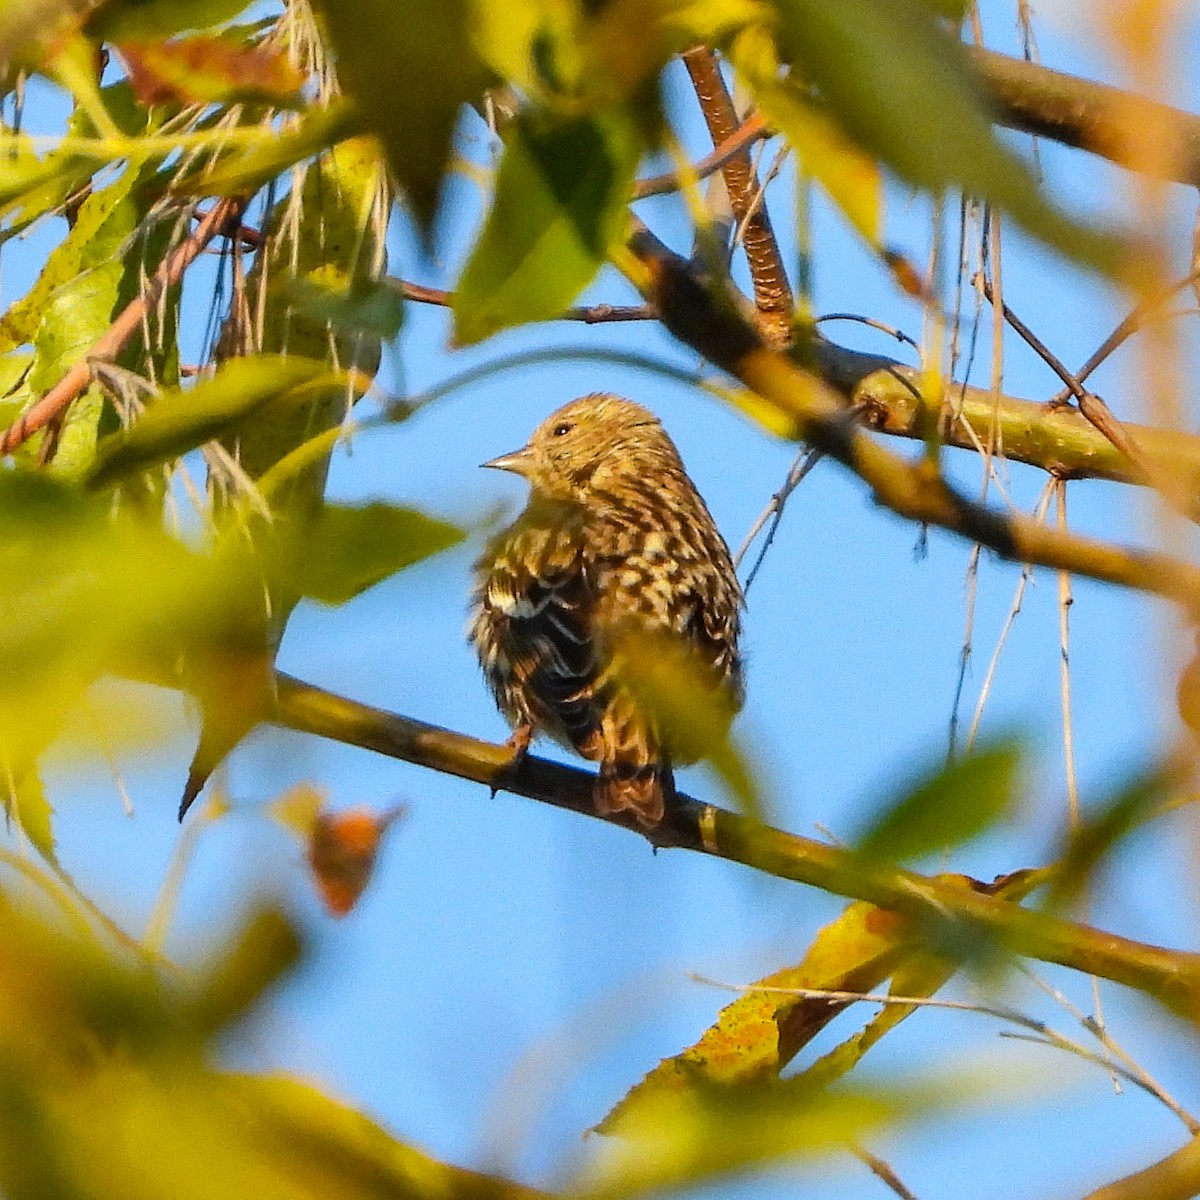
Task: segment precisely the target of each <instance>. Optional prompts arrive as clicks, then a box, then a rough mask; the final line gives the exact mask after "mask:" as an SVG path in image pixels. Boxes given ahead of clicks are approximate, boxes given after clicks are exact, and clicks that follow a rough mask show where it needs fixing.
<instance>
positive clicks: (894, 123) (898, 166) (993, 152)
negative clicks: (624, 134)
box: [778, 0, 1121, 272]
mask: <svg viewBox="0 0 1200 1200" xmlns="http://www.w3.org/2000/svg"><path fill="white" fill-rule="evenodd" d="M778 12H779V37H780V46H781V50H782V54H781V57H782V58H783V59H784V60H785V61H788V62H790V63H792V64H793V65H794V67H795V68H796V69H798V70H799V72H800V74H801V76H802V77H803V82H804V83H805V84H813V85H816V87H817V88H818V89H819V91H820V94H821V97H822V99H823V100H824V101H825V102H826V104H827V105H828V106H829V112H830V115H831V116H832V117H833V118H834V119H835V120H836V121H837V122H838V123H839V124H840V125H841V126H842V127H843V128H844V129H845V130H846V132H847V133H848V134H849V135H850V137H851V138H853V139H854V140H855V141H856V142H857V143H858V144H859V145H860V146H861V147H862V148H863V149H864V150H866V151H867V152H868V153H870V154H873V155H876V156H878V157H879V158H881V159H882V160H883V161H884V162H886V163H887V164H888V165H889V166H890V167H891V168H892V169H893V170H894V171H895V172H896V173H897V174H898V175H900V176H901V177H902V178H903V179H905V180H907V181H908V182H909V183H912V184H915V185H917V186H918V187H923V188H928V189H929V190H931V191H934V192H941V191H944V190H945V189H946V188H950V187H959V188H961V189H962V190H963V191H965V192H966V193H967V194H968V195H971V196H976V197H979V198H981V199H989V200H992V201H993V202H995V203H997V204H999V205H1000V206H1001V207H1003V208H1004V209H1006V210H1007V211H1008V212H1009V214H1010V215H1011V216H1012V217H1013V218H1014V219H1015V220H1016V221H1017V222H1018V223H1019V224H1021V225H1023V226H1024V227H1025V229H1027V230H1028V231H1029V232H1030V233H1032V234H1033V235H1034V236H1035V237H1038V238H1040V239H1041V240H1043V241H1045V242H1048V243H1049V244H1051V245H1053V246H1055V247H1056V248H1057V249H1059V250H1060V251H1062V252H1063V253H1064V254H1067V255H1068V256H1070V257H1073V258H1077V259H1079V260H1080V261H1082V262H1086V263H1088V264H1090V265H1092V266H1094V267H1097V268H1100V269H1103V270H1106V271H1109V272H1111V271H1113V270H1114V269H1115V268H1116V266H1117V264H1118V260H1119V254H1120V249H1121V248H1120V246H1119V245H1118V243H1117V241H1116V239H1114V238H1112V237H1110V236H1107V235H1105V234H1102V233H1099V232H1097V231H1095V230H1093V229H1090V228H1087V227H1085V226H1084V225H1082V224H1080V223H1078V222H1075V221H1073V220H1071V219H1070V218H1069V217H1068V216H1066V215H1065V214H1064V213H1062V212H1061V211H1060V210H1058V209H1057V208H1055V207H1054V206H1053V205H1052V204H1051V203H1050V202H1049V201H1048V200H1046V199H1045V198H1043V197H1042V195H1041V194H1040V193H1039V191H1038V189H1037V185H1036V182H1035V181H1034V178H1033V175H1032V173H1031V172H1030V171H1029V170H1028V168H1027V167H1026V166H1025V165H1024V163H1022V162H1021V160H1020V159H1019V158H1017V156H1016V155H1015V154H1013V153H1012V152H1011V151H1010V150H1008V149H1007V148H1006V147H1005V146H1004V145H1003V143H1002V142H1001V141H1000V140H999V139H998V138H997V136H996V134H995V133H994V132H993V130H992V126H991V121H990V119H989V117H988V113H987V109H986V106H985V105H984V103H983V100H982V96H981V92H980V89H979V88H978V87H977V86H976V83H975V80H974V77H973V75H972V72H971V68H970V66H969V64H968V62H967V59H966V55H965V53H964V52H963V48H962V45H961V44H960V43H959V42H958V41H957V40H956V39H955V38H954V37H953V36H951V34H950V33H949V32H948V31H947V30H946V28H945V27H944V26H943V25H942V24H941V22H940V21H939V20H938V19H936V18H935V17H934V16H933V15H932V14H931V12H930V8H929V5H928V4H927V3H925V2H924V0H838V3H836V4H831V3H828V2H827V0H781V2H780V4H779V6H778Z"/></svg>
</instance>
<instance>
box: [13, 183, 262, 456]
mask: <svg viewBox="0 0 1200 1200" xmlns="http://www.w3.org/2000/svg"><path fill="white" fill-rule="evenodd" d="M246 203H247V201H246V199H245V198H244V197H237V196H228V197H225V198H224V199H221V200H218V201H217V203H216V204H215V205H214V206H213V207H212V209H211V210H210V211H209V212H208V214H207V215H206V216H205V218H204V220H202V221H201V222H200V224H199V225H198V226H197V227H196V229H195V231H194V232H193V233H192V234H191V236H190V237H188V238H187V240H186V241H184V242H181V243H180V244H179V245H178V246H176V247H175V249H174V250H173V251H171V253H170V254H169V255H168V256H167V257H166V258H165V259H164V260H163V262H162V263H161V264H160V266H159V268H158V270H157V271H155V273H154V276H153V278H152V279H151V280H150V282H149V283H148V284H147V285H146V289H145V290H144V291H143V292H142V293H141V294H140V295H138V296H136V297H135V298H134V299H133V300H131V301H130V302H129V303H128V304H127V305H126V306H125V308H124V309H123V310H122V312H121V313H120V315H119V316H118V317H117V318H116V320H114V321H113V323H112V324H111V325H110V326H109V327H108V329H107V330H106V331H105V332H104V333H103V334H102V335H101V336H100V337H99V338H98V339H97V340H96V342H95V343H94V344H93V345H92V347H91V349H90V350H89V351H88V352H87V354H85V355H84V356H83V358H81V359H80V360H79V362H77V363H76V364H75V365H74V366H73V367H71V369H70V370H69V371H67V373H66V374H65V375H64V376H63V377H62V378H61V379H60V380H59V381H58V383H56V384H55V385H54V387H52V388H51V389H50V390H49V391H48V392H47V393H46V394H45V395H44V396H43V397H42V398H41V399H40V400H39V401H37V403H36V404H34V405H33V407H32V408H31V409H30V410H29V411H28V412H27V413H25V414H24V415H23V416H21V417H19V418H18V419H17V420H16V421H14V422H13V423H12V424H11V425H10V426H9V427H8V428H7V429H6V430H4V431H3V432H2V433H0V454H11V453H12V452H13V451H14V450H15V449H16V448H17V447H18V446H20V445H21V444H22V443H23V442H25V441H26V440H27V439H28V438H30V437H32V436H33V434H34V433H36V432H37V431H38V430H39V429H42V428H44V427H45V426H46V425H48V424H49V423H50V422H52V421H54V420H55V419H57V418H58V417H59V416H61V415H62V414H63V413H65V412H66V410H67V409H68V408H69V407H70V405H71V404H72V403H73V402H74V401H75V400H76V399H78V397H79V396H80V395H81V394H82V393H83V392H84V390H85V389H86V388H87V386H88V385H89V384H90V383H91V381H92V363H93V362H96V361H109V360H111V359H113V358H115V357H116V356H117V354H119V353H120V351H121V350H122V349H123V348H124V346H125V343H126V342H128V341H129V339H130V338H131V337H132V336H133V335H134V333H136V332H137V330H138V329H140V328H141V326H142V322H143V321H144V320H145V318H146V316H147V314H148V313H150V312H151V311H152V310H153V309H154V307H155V305H156V304H157V303H158V301H159V299H160V298H161V296H162V294H163V293H164V292H165V291H166V290H167V289H168V288H171V287H174V286H175V284H177V283H178V282H179V280H180V279H181V278H182V277H183V273H184V271H186V270H187V269H188V267H189V266H191V264H192V263H193V262H194V261H195V259H196V257H197V256H198V255H199V254H200V252H201V251H202V250H203V249H204V248H205V246H207V245H208V243H209V242H211V241H212V239H213V238H214V237H216V236H218V234H220V233H221V232H222V231H223V230H224V229H226V228H228V227H229V225H230V223H231V222H233V223H235V224H236V223H237V222H238V221H240V219H241V215H242V212H243V211H244V210H245V207H246Z"/></svg>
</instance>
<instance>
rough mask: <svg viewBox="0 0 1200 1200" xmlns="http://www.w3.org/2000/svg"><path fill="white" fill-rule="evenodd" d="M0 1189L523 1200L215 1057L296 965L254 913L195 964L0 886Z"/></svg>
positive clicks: (309, 1093)
mask: <svg viewBox="0 0 1200 1200" xmlns="http://www.w3.org/2000/svg"><path fill="white" fill-rule="evenodd" d="M0 907H2V908H3V911H4V927H5V937H4V943H3V946H2V947H0V1017H2V1019H0V1104H2V1105H3V1111H4V1120H3V1121H0V1189H2V1190H3V1192H4V1195H5V1196H8V1197H11V1200H45V1198H47V1197H63V1198H68V1197H69V1198H75V1197H78V1198H80V1200H82V1197H85V1196H87V1197H92V1198H98V1197H112V1198H114V1200H115V1198H116V1197H124V1198H125V1200H141V1198H144V1200H151V1198H159V1197H166V1196H172V1197H176V1198H179V1197H196V1198H197V1200H199V1198H200V1197H212V1196H218V1195H219V1196H256V1197H264V1198H275V1197H278V1198H280V1200H284V1198H291V1197H296V1198H299V1197H318V1196H329V1195H337V1196H341V1197H347V1198H354V1197H363V1198H367V1197H372V1198H382V1197H397V1196H402V1197H409V1198H412V1200H418V1198H421V1197H429V1198H430V1200H447V1198H448V1197H464V1198H465V1197H476V1196H478V1197H483V1196H489V1197H505V1196H512V1197H522V1196H531V1195H532V1194H533V1193H531V1192H529V1191H528V1190H527V1189H524V1188H521V1187H518V1186H516V1185H513V1184H509V1183H507V1182H506V1181H504V1180H502V1179H498V1178H495V1177H490V1176H481V1175H475V1174H473V1173H471V1172H468V1171H461V1170H457V1169H455V1168H452V1167H447V1166H443V1165H442V1164H440V1163H437V1162H435V1161H433V1160H431V1159H429V1158H428V1157H426V1156H425V1155H423V1154H422V1153H420V1152H419V1151H418V1150H416V1149H414V1148H412V1147H410V1146H407V1145H405V1144H403V1143H402V1142H399V1141H396V1140H395V1139H394V1138H392V1137H391V1136H389V1135H388V1134H387V1133H385V1132H384V1131H383V1130H382V1129H380V1128H379V1126H377V1125H376V1124H374V1123H373V1122H372V1121H370V1120H369V1119H368V1118H366V1117H364V1116H362V1115H360V1114H359V1113H356V1112H354V1111H353V1110H351V1109H349V1108H347V1107H345V1106H344V1105H342V1104H339V1103H337V1102H336V1101H334V1100H331V1099H330V1098H329V1097H327V1096H325V1095H323V1094H321V1093H320V1092H319V1091H317V1090H316V1089H314V1088H312V1087H310V1086H307V1085H305V1084H302V1083H299V1082H297V1081H294V1080H290V1079H286V1078H282V1077H272V1076H264V1077H252V1076H247V1075H241V1074H237V1073H233V1072H229V1071H225V1070H222V1069H221V1068H220V1067H219V1066H218V1065H217V1060H218V1059H219V1057H220V1054H219V1042H220V1039H221V1038H222V1037H223V1036H225V1035H227V1034H228V1033H229V1031H230V1030H231V1029H233V1028H236V1027H237V1026H239V1025H242V1024H244V1023H246V1022H252V1021H253V1020H254V1019H255V1017H256V1014H257V1013H258V1012H259V1011H260V1010H261V1009H262V1007H263V1004H264V1002H265V1001H266V1000H267V999H269V995H270V991H271V989H272V988H273V987H274V986H275V985H276V984H277V983H278V982H279V981H280V980H281V979H282V978H284V977H285V976H286V975H287V974H288V973H290V972H291V971H292V970H294V969H295V967H296V965H297V964H298V962H299V960H300V957H301V955H302V952H303V939H302V937H301V935H300V933H299V931H298V930H297V929H296V928H295V927H294V926H293V925H292V924H291V922H290V921H289V920H288V918H287V917H285V916H284V915H283V913H282V912H281V911H280V910H279V909H278V908H275V907H271V906H269V905H268V906H264V907H260V908H259V909H258V910H257V911H256V912H254V913H253V914H252V915H251V916H250V917H249V918H248V919H247V920H246V922H245V923H244V924H243V926H242V927H241V928H240V929H239V930H236V931H235V932H234V933H232V934H231V935H229V936H228V938H227V940H226V941H225V943H224V944H223V945H221V946H219V947H217V948H216V949H215V950H213V951H211V952H210V953H209V955H208V957H207V958H206V959H205V960H204V961H201V962H199V963H197V964H195V965H193V966H188V967H183V968H181V967H177V966H172V965H168V964H164V963H161V962H154V961H151V959H150V958H149V957H148V956H147V955H146V954H145V953H144V952H142V951H141V950H140V949H139V948H138V947H137V946H136V945H134V944H132V943H128V942H126V941H124V940H117V939H115V938H114V937H113V936H112V935H111V933H110V932H109V931H107V930H105V929H103V928H97V927H95V926H94V925H92V924H90V923H89V922H88V921H87V920H86V918H85V916H84V914H83V913H82V912H76V913H74V916H75V917H76V918H77V919H76V920H74V921H72V922H71V923H70V924H67V923H66V922H65V920H64V914H60V915H59V916H57V917H50V916H47V915H45V914H44V913H42V912H40V911H39V909H40V907H41V906H39V905H37V904H35V903H34V902H33V901H32V900H31V899H30V898H29V897H24V898H22V897H21V896H20V895H19V894H13V893H10V892H5V893H4V894H2V895H0Z"/></svg>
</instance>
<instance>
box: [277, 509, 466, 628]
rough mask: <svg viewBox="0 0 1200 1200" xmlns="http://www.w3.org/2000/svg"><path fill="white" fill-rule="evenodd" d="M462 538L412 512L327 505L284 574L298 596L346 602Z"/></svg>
mask: <svg viewBox="0 0 1200 1200" xmlns="http://www.w3.org/2000/svg"><path fill="white" fill-rule="evenodd" d="M462 538H463V533H462V530H460V529H457V528H455V526H453V525H448V524H447V523H446V522H444V521H437V520H434V519H433V518H432V517H427V516H425V515H424V514H423V513H420V512H417V511H416V510H415V509H411V508H399V507H397V506H395V505H390V504H382V503H376V504H367V505H363V506H362V507H351V506H343V505H334V504H327V505H325V507H324V508H323V509H322V510H321V514H320V516H319V517H318V518H317V520H316V521H315V522H314V524H313V525H312V527H311V528H309V529H307V530H306V531H305V532H304V534H303V536H302V538H301V539H300V540H299V541H297V542H296V543H295V545H294V547H293V548H292V549H293V551H294V557H293V558H292V559H291V561H290V562H288V563H287V565H286V566H285V567H284V570H285V572H286V573H287V575H288V578H289V582H290V583H291V584H292V585H293V586H294V587H295V588H296V590H297V591H298V592H300V593H301V594H303V595H306V596H311V597H312V598H313V599H314V600H319V601H320V602H321V603H322V604H330V605H336V604H345V603H346V601H347V600H351V599H353V598H354V597H355V596H357V595H360V594H361V593H362V592H365V591H366V590H367V589H368V588H370V587H374V586H375V584H377V583H380V582H381V581H382V580H384V579H387V578H388V577H389V576H391V575H394V574H395V573H396V572H397V571H402V570H403V569H404V568H405V567H408V566H411V565H412V564H413V563H415V562H420V561H421V559H423V558H428V557H429V555H431V554H436V553H438V551H440V550H445V549H446V548H447V547H448V546H453V545H455V544H457V543H458V542H460V541H462Z"/></svg>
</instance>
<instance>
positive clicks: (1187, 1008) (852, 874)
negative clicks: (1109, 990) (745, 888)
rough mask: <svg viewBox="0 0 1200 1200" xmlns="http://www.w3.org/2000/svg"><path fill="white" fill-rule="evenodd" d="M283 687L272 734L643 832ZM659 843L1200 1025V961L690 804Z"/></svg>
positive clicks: (573, 774)
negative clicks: (949, 932) (1160, 1006)
mask: <svg viewBox="0 0 1200 1200" xmlns="http://www.w3.org/2000/svg"><path fill="white" fill-rule="evenodd" d="M277 685H278V686H277V695H276V699H275V702H274V709H273V710H272V711H271V713H270V716H269V719H270V720H271V721H272V722H273V723H274V724H277V725H281V726H284V727H286V728H288V729H293V730H297V731H299V732H301V733H306V734H311V735H315V736H318V737H324V738H330V739H332V740H334V741H338V742H342V743H344V744H346V745H351V746H359V747H361V748H363V749H366V750H374V751H376V752H377V753H379V754H385V755H387V756H389V757H391V758H398V759H402V760H404V761H406V762H411V763H416V764H418V765H419V766H423V767H428V768H430V769H432V770H435V771H440V772H442V773H444V774H448V775H455V776H457V777H459V778H460V779H468V780H472V781H473V782H475V783H481V784H483V785H485V786H487V787H490V788H493V789H503V790H504V791H507V792H513V793H515V794H516V795H520V796H527V797H529V798H530V799H533V800H539V801H542V802H543V803H546V804H552V805H555V806H556V807H558V808H564V809H569V810H571V811H572V812H577V813H580V814H582V815H584V816H588V817H591V818H593V819H595V820H602V821H606V822H608V823H609V824H614V825H619V826H622V827H623V828H626V829H629V830H630V831H631V832H644V831H641V830H639V829H638V827H637V825H636V824H635V823H634V822H633V821H632V820H630V819H628V818H627V814H608V815H604V816H598V815H597V813H596V812H595V810H594V808H593V805H592V787H593V784H594V782H595V780H594V777H593V776H592V775H591V774H590V773H588V772H587V771H582V770H579V769H578V768H576V767H569V766H564V765H561V764H559V763H554V762H550V761H549V760H547V759H543V758H538V757H536V756H535V755H530V754H527V755H524V756H523V757H521V758H520V759H519V760H518V761H516V762H514V760H513V752H512V750H511V748H510V747H508V746H501V745H495V744H493V743H491V742H484V741H481V740H479V739H477V738H473V737H467V736H466V735H464V734H461V733H455V732H453V731H451V730H449V729H442V728H440V727H438V726H436V725H428V724H425V723H424V722H422V721H416V720H413V719H412V718H409V717H403V716H400V715H398V714H395V713H389V712H385V711H383V710H382V709H378V708H372V707H370V706H368V705H365V704H360V703H358V702H357V701H354V700H350V699H347V698H346V697H343V696H338V695H335V694H334V693H332V692H327V691H324V690H322V689H321V688H316V687H313V686H311V685H309V684H306V683H302V682H301V681H300V680H298V679H294V678H292V677H291V676H287V675H279V676H277ZM651 836H652V839H653V841H654V842H655V844H656V845H658V846H662V847H674V848H678V849H685V850H691V851H694V852H696V853H700V854H708V855H712V856H713V857H716V858H722V859H727V860H730V861H733V862H739V863H742V864H743V865H745V866H748V867H751V868H753V869H755V870H759V871H764V872H766V873H767V874H770V875H775V876H778V877H779V878H781V879H790V880H793V881H795V882H797V883H805V884H809V885H811V886H813V887H817V888H821V889H823V890H825V891H828V892H833V893H835V894H836V895H840V896H848V897H856V898H859V899H863V900H868V901H870V902H871V903H873V904H876V905H878V906H879V907H881V908H886V909H890V910H893V911H895V912H899V913H903V914H905V915H907V916H909V917H911V918H913V919H914V920H921V921H927V922H932V923H934V924H935V925H939V926H941V927H942V928H944V927H945V925H946V923H947V922H950V923H953V924H955V925H957V926H959V927H960V932H967V933H970V932H971V931H974V932H975V933H977V934H981V935H984V936H987V937H990V938H994V939H996V940H997V941H999V942H1000V943H1001V944H1002V945H1004V946H1005V947H1007V948H1008V949H1010V950H1011V951H1013V952H1014V953H1017V954H1022V955H1026V956H1028V957H1031V958H1037V959H1041V960H1043V961H1046V962H1054V963H1059V964H1061V965H1062V966H1065V967H1069V968H1072V969H1074V970H1078V971H1083V972H1085V973H1089V974H1095V975H1100V976H1102V977H1103V978H1105V979H1111V980H1113V981H1114V982H1116V983H1121V984H1125V985H1126V986H1128V987H1132V988H1135V989H1137V990H1139V991H1143V992H1147V993H1149V994H1150V995H1152V996H1155V997H1157V998H1158V999H1159V1000H1161V1001H1163V1002H1164V1003H1166V1004H1167V1005H1169V1006H1170V1007H1171V1008H1172V1009H1174V1010H1175V1011H1177V1012H1181V1013H1184V1014H1185V1015H1188V1016H1190V1017H1192V1018H1200V955H1196V954H1189V953H1187V952H1185V951H1180V950H1167V949H1163V948H1162V947H1159V946H1151V945H1147V944H1145V943H1142V942H1136V941H1133V940H1131V939H1129V938H1123V937H1119V936H1118V935H1116V934H1112V933H1106V932H1104V931H1102V930H1098V929H1093V928H1091V927H1090V926H1087V925H1082V924H1078V923H1076V922H1073V921H1067V920H1063V919H1061V918H1059V917H1055V916H1052V915H1049V914H1046V913H1041V912H1036V911H1032V910H1030V909H1027V908H1022V907H1021V906H1020V905H1018V904H1014V903H1012V902H1011V901H1007V900H1001V899H999V898H997V897H996V896H994V895H991V894H989V889H988V885H985V884H978V883H971V884H970V885H967V884H964V883H963V882H962V881H961V880H960V879H959V878H958V877H949V876H923V875H918V874H915V873H913V872H910V871H901V870H897V869H894V868H888V867H877V866H872V867H871V868H870V869H866V868H864V866H863V865H862V863H861V862H860V861H859V860H857V859H856V857H855V856H854V855H853V854H852V853H850V852H849V851H846V850H841V849H839V848H837V847H835V846H829V845H826V844H824V843H822V842H817V841H813V840H812V839H810V838H803V837H798V836H796V835H795V834H790V833H785V832H783V831H782V830H779V829H773V828H771V827H770V826H766V825H761V824H759V823H757V822H755V821H752V820H750V819H748V818H746V817H742V816H739V815H738V814H736V813H732V812H729V811H728V810H726V809H722V808H718V807H717V806H715V805H712V804H704V803H702V802H700V801H698V800H694V799H692V798H691V797H688V796H684V795H682V794H681V795H680V797H679V806H678V808H676V809H674V810H672V812H670V813H669V814H668V817H667V820H666V821H665V822H664V824H663V825H662V826H660V827H659V828H658V829H657V830H655V831H654V832H653V834H652V835H651Z"/></svg>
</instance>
